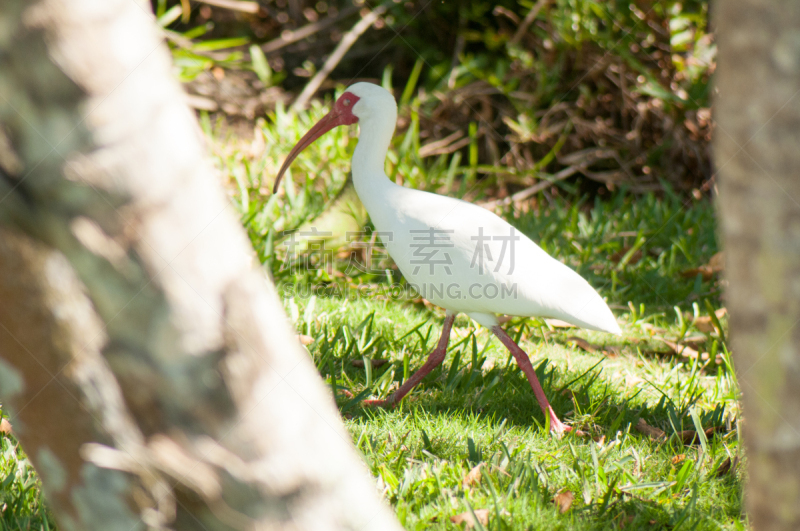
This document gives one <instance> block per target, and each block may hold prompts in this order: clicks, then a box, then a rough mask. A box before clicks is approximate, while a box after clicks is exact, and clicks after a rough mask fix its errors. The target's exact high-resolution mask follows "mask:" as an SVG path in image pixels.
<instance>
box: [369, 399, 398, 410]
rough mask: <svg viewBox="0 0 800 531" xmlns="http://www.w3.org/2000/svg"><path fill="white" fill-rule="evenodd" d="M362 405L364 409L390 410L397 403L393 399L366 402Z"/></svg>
mask: <svg viewBox="0 0 800 531" xmlns="http://www.w3.org/2000/svg"><path fill="white" fill-rule="evenodd" d="M361 405H362V406H364V407H383V408H387V409H390V408H392V407H394V405H395V402H394V401H393V400H392V399H391V398H389V399H386V400H364V401H363V402H361Z"/></svg>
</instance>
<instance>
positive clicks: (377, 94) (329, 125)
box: [272, 83, 397, 193]
mask: <svg viewBox="0 0 800 531" xmlns="http://www.w3.org/2000/svg"><path fill="white" fill-rule="evenodd" d="M373 118H375V119H381V120H386V121H387V122H388V123H391V124H392V128H393V129H394V124H395V122H396V121H397V103H396V102H395V101H394V96H392V93H391V92H389V91H388V90H386V89H385V88H383V87H381V86H379V85H374V84H372V83H355V84H353V85H350V86H349V87H347V90H345V91H344V94H342V95H341V96H339V99H337V100H336V102H335V103H334V104H333V108H332V109H331V111H330V112H329V113H328V114H326V115H325V116H323V117H322V119H321V120H320V121H319V122H317V123H316V125H314V127H312V128H311V129H309V130H308V132H307V133H306V134H305V135H303V138H301V139H300V141H299V142H298V143H297V144H296V145H295V146H294V147H293V148H292V151H290V152H289V156H288V157H286V160H284V161H283V165H282V166H281V169H280V171H279V172H278V177H277V178H276V179H275V185H274V187H273V189H272V192H273V193H275V192H277V191H278V185H279V184H280V182H281V179H282V178H283V174H284V173H285V172H286V170H287V169H288V168H289V166H290V165H291V164H292V162H293V161H294V159H295V158H297V155H299V154H300V152H301V151H303V150H304V149H305V148H307V147H308V146H309V145H311V144H312V143H313V142H314V141H315V140H316V139H318V138H319V137H321V136H322V135H324V134H325V133H327V132H328V131H330V130H331V129H333V128H334V127H337V126H339V125H352V124H355V123H358V122H360V121H362V122H367V121H369V120H371V119H373Z"/></svg>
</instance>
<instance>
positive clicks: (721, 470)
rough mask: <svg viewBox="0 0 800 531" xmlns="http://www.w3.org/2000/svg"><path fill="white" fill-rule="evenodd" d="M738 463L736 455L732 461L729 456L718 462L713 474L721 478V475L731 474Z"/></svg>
mask: <svg viewBox="0 0 800 531" xmlns="http://www.w3.org/2000/svg"><path fill="white" fill-rule="evenodd" d="M738 464H739V456H738V455H737V456H736V457H734V458H733V461H731V458H730V457H729V458H727V459H726V460H725V461H723V462H722V463H720V465H719V466H718V467H717V471H716V472H715V473H714V475H715V476H716V477H718V478H721V477H722V476H725V475H729V474H733V473H735V472H736V465H738Z"/></svg>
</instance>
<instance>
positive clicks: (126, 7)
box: [0, 0, 399, 531]
mask: <svg viewBox="0 0 800 531" xmlns="http://www.w3.org/2000/svg"><path fill="white" fill-rule="evenodd" d="M0 28H2V29H0V124H1V125H0V399H2V401H3V406H4V408H5V409H6V410H7V411H9V412H10V414H11V416H12V419H13V425H14V428H15V433H16V434H17V436H18V437H19V439H20V441H21V443H22V445H23V447H24V448H25V450H26V452H27V453H28V455H29V457H30V458H31V460H32V461H33V463H34V465H35V466H36V468H37V470H38V471H39V472H40V475H41V478H42V483H43V487H44V490H45V493H46V495H47V497H48V500H49V502H50V504H51V506H52V507H53V509H54V512H55V513H56V516H57V519H58V520H59V524H60V526H61V528H62V529H64V530H72V529H75V530H82V529H88V530H93V529H97V530H104V531H107V530H115V529H119V530H121V531H132V530H136V529H145V528H154V529H155V528H161V529H164V528H173V529H208V530H212V529H226V530H227V529H287V530H295V529H297V530H326V529H330V530H339V529H370V530H372V529H379V530H380V529H392V530H394V529H399V526H398V524H397V523H396V522H395V520H394V518H393V516H392V514H391V512H390V511H389V510H388V508H387V507H385V506H384V505H383V503H382V502H381V500H380V499H379V497H378V495H377V493H376V491H375V487H374V483H373V482H371V481H370V478H369V476H368V474H367V472H366V468H365V467H364V465H363V463H362V462H361V461H360V459H359V457H358V456H357V454H356V452H355V451H354V448H353V446H352V443H351V441H350V439H349V436H348V434H347V432H346V430H345V429H344V426H343V425H342V423H341V420H340V419H339V416H338V413H337V411H336V408H335V406H334V404H333V401H332V399H331V396H330V394H329V393H328V390H327V389H326V388H325V386H324V385H323V384H322V382H321V380H320V379H319V375H318V374H317V372H316V369H315V367H314V365H313V364H312V363H311V361H310V359H309V358H308V356H307V354H306V353H305V351H304V350H303V349H302V347H301V346H300V345H299V344H298V343H297V341H296V340H295V337H294V333H293V331H292V330H291V327H290V325H289V323H288V322H287V320H286V318H285V316H284V314H283V310H282V306H281V304H280V301H279V300H278V298H277V296H276V293H275V290H274V287H273V286H272V285H271V284H270V283H268V282H266V281H265V278H264V273H263V271H262V270H261V269H260V267H259V266H258V264H257V263H255V262H254V258H253V254H252V252H251V250H250V248H249V243H248V241H247V239H246V237H245V235H244V231H243V229H242V228H241V226H240V224H239V222H238V220H237V219H236V216H235V215H234V213H233V211H232V210H231V208H230V207H229V206H228V204H227V201H226V199H225V196H224V193H223V191H222V189H221V186H220V183H219V180H218V177H217V176H216V175H215V173H214V172H213V171H212V169H211V167H210V165H209V164H208V163H207V161H206V160H205V158H204V153H203V149H202V137H201V135H200V132H199V128H198V127H197V124H196V120H195V118H194V116H193V115H192V113H191V112H190V111H189V109H188V108H187V107H186V105H185V104H184V103H183V95H182V92H181V89H180V87H179V85H178V84H177V83H176V82H175V81H174V80H173V79H172V78H171V76H170V72H169V71H170V59H169V54H168V52H167V50H166V47H165V46H164V44H163V43H162V42H161V39H160V36H159V35H158V33H157V31H156V28H155V24H154V20H153V16H152V13H151V12H150V7H149V3H147V2H145V1H132V0H106V1H104V2H94V1H91V0H72V1H67V0H43V1H39V2H34V3H31V2H26V1H24V0H12V1H8V2H6V3H5V4H4V6H3V10H2V11H0Z"/></svg>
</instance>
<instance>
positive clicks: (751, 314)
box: [715, 0, 800, 531]
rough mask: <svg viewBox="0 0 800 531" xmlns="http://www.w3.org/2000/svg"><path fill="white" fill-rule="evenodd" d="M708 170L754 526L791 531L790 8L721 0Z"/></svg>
mask: <svg viewBox="0 0 800 531" xmlns="http://www.w3.org/2000/svg"><path fill="white" fill-rule="evenodd" d="M715 13H716V15H715V23H716V28H717V42H718V44H719V57H718V67H717V74H716V83H717V87H718V90H719V96H718V98H717V100H716V113H717V127H716V132H715V136H716V140H715V151H716V165H717V168H718V171H719V176H720V181H719V192H720V193H719V208H720V213H721V220H722V223H721V226H722V236H723V241H724V247H725V249H726V253H727V266H726V274H727V277H728V281H729V287H728V290H727V299H728V302H727V304H728V308H729V311H730V330H731V331H730V334H731V345H732V348H733V353H734V359H735V361H736V369H737V375H738V377H739V382H740V385H741V388H742V395H743V408H744V417H745V422H744V441H745V447H746V450H747V460H748V463H749V467H748V468H749V472H748V473H749V483H748V486H747V490H746V507H747V510H748V512H749V513H750V518H751V522H752V524H753V527H754V529H756V530H759V531H764V530H770V531H772V530H775V531H777V530H786V531H788V530H795V529H800V327H798V325H800V149H798V146H800V96H799V93H800V34H799V33H798V28H800V3H798V2H796V1H793V0H783V1H778V2H767V1H764V0H719V1H717V3H716V5H715Z"/></svg>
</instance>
